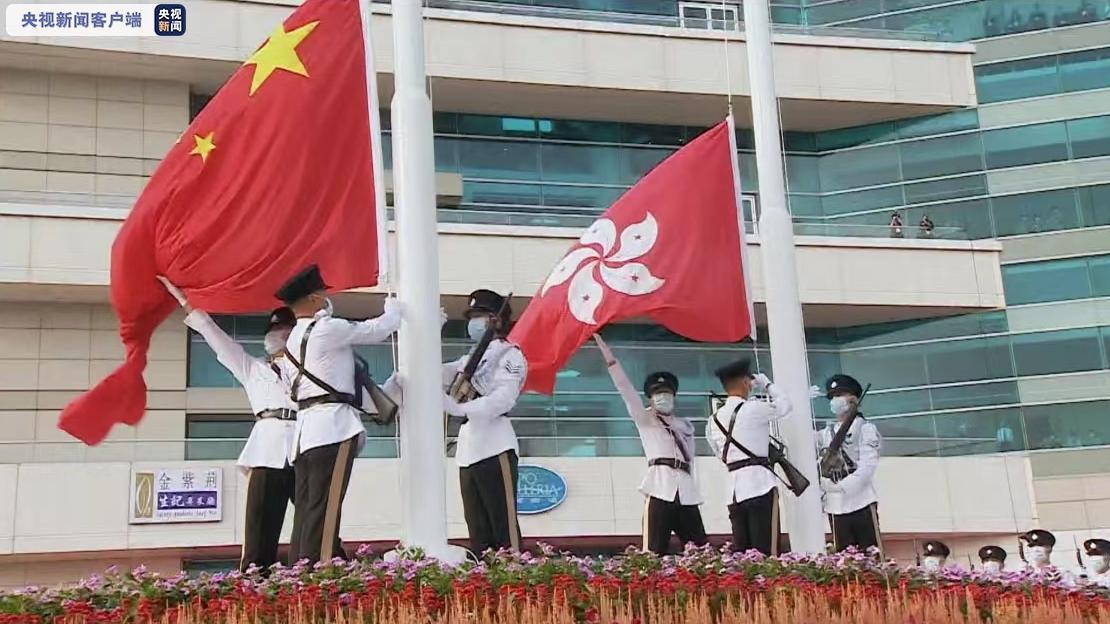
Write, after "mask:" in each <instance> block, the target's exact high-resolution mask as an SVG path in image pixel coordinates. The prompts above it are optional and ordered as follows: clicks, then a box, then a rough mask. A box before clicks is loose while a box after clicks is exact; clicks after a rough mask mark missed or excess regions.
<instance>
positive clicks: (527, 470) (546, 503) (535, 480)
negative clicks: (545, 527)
mask: <svg viewBox="0 0 1110 624" xmlns="http://www.w3.org/2000/svg"><path fill="white" fill-rule="evenodd" d="M519 470H520V472H519V478H518V481H517V485H516V512H517V513H518V514H524V515H528V514H539V513H543V512H545V511H551V510H552V509H555V508H556V507H558V506H559V505H561V504H562V503H563V501H565V500H566V499H567V482H566V480H565V479H563V477H562V475H560V474H559V473H557V472H555V471H554V470H550V469H548V468H544V467H543V466H533V465H531V464H521V465H520V468H519Z"/></svg>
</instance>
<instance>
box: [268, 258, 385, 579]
mask: <svg viewBox="0 0 1110 624" xmlns="http://www.w3.org/2000/svg"><path fill="white" fill-rule="evenodd" d="M327 289H328V286H327V284H326V283H325V282H324V279H323V277H322V276H321V275H320V270H319V268H317V266H316V265H312V266H309V267H308V268H306V269H304V270H303V271H301V272H300V273H298V274H297V275H295V276H293V277H292V278H291V279H290V280H289V281H288V282H286V283H285V285H284V286H282V287H281V288H280V289H279V290H278V292H277V295H276V296H277V298H278V299H281V300H282V301H284V302H286V303H287V304H288V305H289V307H290V308H291V309H292V310H293V313H294V315H295V316H296V318H297V324H296V326H295V327H294V328H293V331H292V332H291V333H290V335H289V339H288V341H287V342H286V360H287V361H288V364H287V367H288V366H292V370H291V371H289V372H290V374H291V375H292V382H291V398H292V399H293V400H294V401H296V402H297V407H298V412H297V424H296V428H295V431H294V436H293V444H292V449H291V452H290V457H291V459H292V461H293V467H294V469H295V471H296V481H297V485H296V495H295V499H296V505H295V507H296V513H295V514H294V516H293V532H294V534H295V535H297V536H298V540H297V544H295V545H294V547H293V548H292V551H293V552H292V554H291V556H290V559H294V560H297V559H307V560H308V561H310V562H316V561H327V560H329V559H332V558H333V557H345V553H344V552H343V546H342V541H341V540H340V539H339V524H340V516H341V511H342V507H343V499H344V497H346V495H347V484H348V483H349V482H350V480H351V468H352V467H353V466H354V460H355V457H357V456H358V453H359V451H361V450H362V446H363V444H364V443H365V441H366V428H365V427H364V426H363V424H362V418H361V413H362V412H361V411H359V409H358V407H359V405H360V404H359V402H358V400H357V398H356V397H357V395H356V388H355V354H354V349H353V347H354V345H364V344H374V343H377V342H381V341H383V340H385V339H386V338H388V337H389V336H390V335H391V334H393V332H395V331H397V328H398V327H399V326H400V325H401V304H400V302H398V301H397V300H396V299H394V298H392V297H391V298H388V299H386V300H385V305H384V313H383V314H382V315H381V316H379V317H377V318H373V319H369V320H365V321H361V322H353V321H348V320H345V319H341V318H336V317H333V316H332V304H331V300H330V299H329V298H328V295H327Z"/></svg>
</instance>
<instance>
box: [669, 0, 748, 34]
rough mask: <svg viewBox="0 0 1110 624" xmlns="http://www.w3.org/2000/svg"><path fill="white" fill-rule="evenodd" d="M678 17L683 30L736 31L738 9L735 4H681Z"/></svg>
mask: <svg viewBox="0 0 1110 624" xmlns="http://www.w3.org/2000/svg"><path fill="white" fill-rule="evenodd" d="M678 15H679V20H680V24H681V25H682V27H683V28H695V29H699V30H736V29H737V28H736V24H737V22H738V21H739V7H738V6H737V5H735V4H728V5H726V4H724V3H717V4H712V3H708V2H681V3H679V5H678Z"/></svg>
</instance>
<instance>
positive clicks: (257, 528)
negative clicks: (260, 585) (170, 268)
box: [158, 277, 297, 571]
mask: <svg viewBox="0 0 1110 624" xmlns="http://www.w3.org/2000/svg"><path fill="white" fill-rule="evenodd" d="M158 279H159V280H161V281H162V283H163V284H165V286H166V290H168V291H169V292H170V294H171V295H173V296H174V297H175V298H177V300H178V301H179V302H180V303H181V305H182V307H184V308H185V311H186V313H187V315H186V316H185V324H186V325H188V326H189V327H190V328H192V329H193V330H194V331H196V332H197V333H198V334H200V335H201V337H202V338H204V341H205V342H207V343H208V346H209V347H211V348H212V351H214V352H215V353H216V359H217V360H218V361H219V362H220V364H222V365H223V367H224V368H226V369H227V370H228V372H230V373H231V375H232V376H233V377H235V380H236V381H238V382H239V383H240V384H241V385H242V386H243V390H244V391H245V392H246V393H247V401H248V402H249V403H250V406H251V411H252V412H254V417H255V422H254V427H253V428H251V433H250V437H249V438H247V443H246V445H244V446H243V452H242V453H240V454H239V461H238V464H239V467H240V469H242V470H244V471H245V472H246V473H247V475H248V476H247V502H246V518H245V520H244V522H243V527H244V533H245V535H244V537H243V552H242V556H241V558H240V559H239V569H240V570H241V571H246V570H247V568H249V567H250V566H252V565H254V566H258V567H259V568H261V569H262V570H264V571H265V570H267V569H268V568H269V567H270V566H272V565H273V564H275V563H277V554H278V539H279V538H280V537H281V525H282V524H283V523H284V522H285V509H286V507H288V505H289V503H291V502H293V493H294V484H295V481H294V475H293V467H292V466H290V465H289V449H290V446H291V444H292V442H293V430H294V426H295V424H296V421H297V406H296V405H295V404H294V403H293V402H292V401H290V400H289V379H287V378H286V377H285V376H283V374H282V369H281V368H280V367H279V366H278V361H280V360H281V359H282V358H283V357H284V356H283V352H284V350H285V340H286V338H287V337H288V336H289V332H290V331H291V330H292V329H293V325H295V324H296V319H295V318H293V312H292V311H291V310H290V309H289V308H284V307H283V308H278V309H276V310H274V311H273V312H272V313H271V314H270V322H269V325H268V326H267V327H266V334H265V337H264V338H263V346H264V347H265V350H266V356H265V357H254V356H252V355H250V354H248V353H247V352H246V350H244V349H243V346H242V345H240V344H239V343H238V342H235V341H234V340H232V338H231V337H230V336H228V335H227V334H226V333H225V332H224V330H222V329H220V326H219V325H217V324H216V322H215V321H213V320H212V317H211V316H209V315H208V313H207V312H205V311H204V310H196V309H193V308H192V307H191V306H189V303H188V301H187V300H186V298H185V295H184V294H183V293H182V292H181V291H180V290H179V289H178V288H177V287H176V286H174V285H173V284H171V283H170V282H169V281H168V280H167V279H166V278H164V277H159V278H158Z"/></svg>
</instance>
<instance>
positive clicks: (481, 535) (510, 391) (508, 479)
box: [443, 289, 528, 554]
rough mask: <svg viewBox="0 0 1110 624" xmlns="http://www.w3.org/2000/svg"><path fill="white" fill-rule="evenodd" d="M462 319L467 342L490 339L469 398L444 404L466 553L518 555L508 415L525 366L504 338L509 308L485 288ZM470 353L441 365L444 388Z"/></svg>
mask: <svg viewBox="0 0 1110 624" xmlns="http://www.w3.org/2000/svg"><path fill="white" fill-rule="evenodd" d="M466 318H467V334H468V335H469V336H470V339H471V340H473V341H475V342H476V343H479V342H480V341H481V340H482V338H483V336H484V335H485V334H486V331H487V329H490V330H492V336H493V338H492V339H491V340H490V341H489V343H488V344H489V346H488V348H486V350H485V353H484V354H482V355H481V359H480V360H479V363H478V365H477V368H475V369H474V374H473V376H472V377H471V378H470V385H471V387H472V388H473V390H474V391H475V392H476V395H475V396H474V398H472V399H470V400H467V401H465V402H462V403H460V402H459V401H458V400H456V399H455V398H453V397H451V396H450V395H445V396H444V399H443V403H444V405H443V407H444V411H446V412H447V414H448V416H452V417H455V418H457V419H460V420H461V422H462V424H461V426H460V427H459V436H458V446H457V447H456V448H455V463H456V464H457V465H458V466H459V486H460V489H461V491H462V501H463V515H464V516H465V518H466V528H467V531H468V533H469V534H470V549H471V551H473V552H474V553H475V554H481V553H483V552H485V551H486V550H487V549H490V548H493V549H497V548H512V549H514V550H519V549H520V525H519V524H518V523H517V517H516V487H517V465H518V463H519V458H518V456H517V454H518V453H519V450H520V447H519V445H518V443H517V439H516V432H515V431H513V423H512V421H511V420H509V411H510V410H512V409H513V407H515V406H516V401H517V398H519V397H520V391H521V389H522V388H523V387H524V380H525V378H527V376H528V363H527V362H526V361H525V359H524V354H523V353H521V351H520V348H519V347H517V346H516V345H514V344H513V343H511V342H509V341H508V340H506V339H505V336H506V335H507V334H508V330H509V321H510V319H511V318H512V309H511V308H510V307H509V302H508V300H506V299H505V298H504V297H502V296H501V295H499V294H497V293H495V292H493V291H492V290H484V289H483V290H476V291H474V292H472V293H470V306H469V307H468V308H467V310H466ZM472 353H474V351H473V350H472V352H471V354H472ZM471 354H467V355H465V356H463V357H461V358H459V359H458V360H455V361H453V362H448V363H446V364H444V365H443V381H444V386H445V387H447V386H450V385H451V383H452V381H453V380H454V378H455V376H456V375H458V374H459V373H461V372H462V371H463V369H464V368H465V367H466V364H467V362H468V361H469V359H470V356H471Z"/></svg>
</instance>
